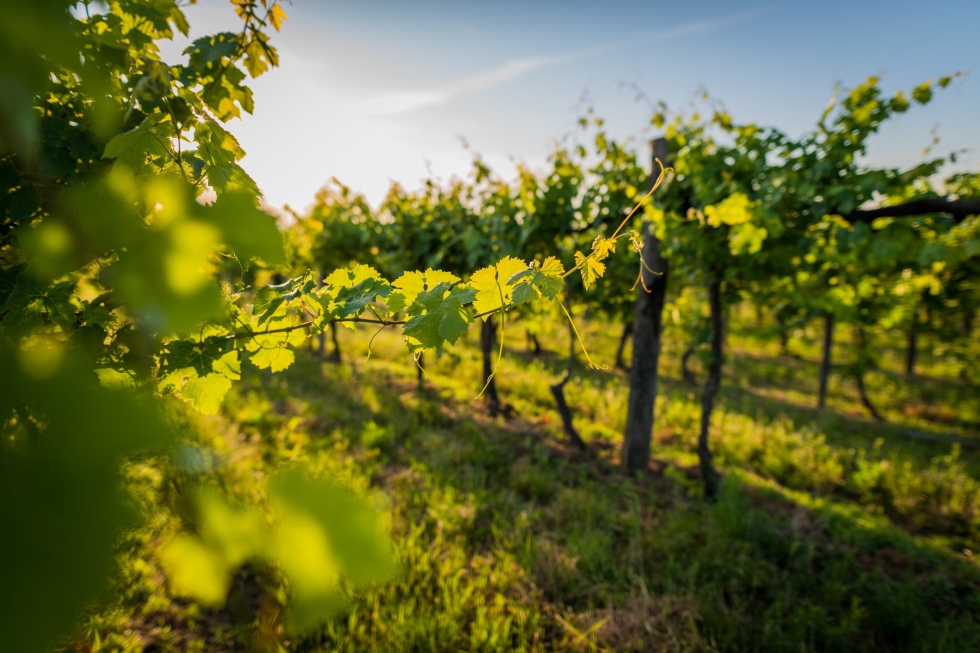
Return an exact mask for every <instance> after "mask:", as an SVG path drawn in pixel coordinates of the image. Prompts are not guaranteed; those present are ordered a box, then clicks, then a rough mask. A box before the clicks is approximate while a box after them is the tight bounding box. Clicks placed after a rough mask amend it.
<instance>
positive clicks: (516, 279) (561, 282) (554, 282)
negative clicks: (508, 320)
mask: <svg viewBox="0 0 980 653" xmlns="http://www.w3.org/2000/svg"><path fill="white" fill-rule="evenodd" d="M564 274H565V266H564V265H562V264H561V261H559V260H558V259H556V258H555V257H554V256H549V257H548V258H546V259H545V261H544V263H543V264H542V265H541V267H540V268H538V267H535V268H530V269H527V270H521V271H520V272H518V273H517V274H515V275H514V276H512V277H511V278H510V279H508V280H507V283H508V284H510V285H512V286H513V287H514V290H513V295H512V300H511V301H512V302H513V304H514V305H515V306H516V305H518V304H523V303H525V302H529V301H533V300H535V299H538V298H539V297H542V296H544V297H547V298H548V299H554V298H555V297H557V296H558V293H560V292H561V289H562V288H564V287H565V279H564Z"/></svg>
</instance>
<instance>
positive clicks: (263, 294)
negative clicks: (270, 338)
mask: <svg viewBox="0 0 980 653" xmlns="http://www.w3.org/2000/svg"><path fill="white" fill-rule="evenodd" d="M315 285H316V282H314V281H313V275H312V273H310V272H307V273H306V274H304V275H303V276H302V277H295V278H293V279H289V280H288V281H286V282H284V283H281V284H279V285H276V286H263V287H262V288H260V289H259V291H258V292H257V293H255V301H254V302H253V303H252V315H253V316H254V317H256V318H258V325H259V326H263V325H264V324H266V323H267V322H269V320H271V319H273V318H274V317H282V316H283V314H284V311H281V310H279V309H280V308H282V307H283V306H284V305H288V302H291V301H295V300H300V299H302V298H303V297H306V296H310V297H314V298H315V296H314V295H311V294H310V293H312V292H313V289H314V287H315ZM311 303H313V302H311Z"/></svg>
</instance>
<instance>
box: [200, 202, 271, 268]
mask: <svg viewBox="0 0 980 653" xmlns="http://www.w3.org/2000/svg"><path fill="white" fill-rule="evenodd" d="M205 216H206V217H207V219H208V220H210V221H211V222H213V223H214V224H216V225H218V226H219V227H220V228H221V231H222V234H223V236H224V238H223V240H224V242H226V243H228V244H229V245H230V246H231V248H232V249H233V250H234V252H235V256H236V257H237V258H238V260H239V261H240V262H241V264H242V276H243V277H244V275H245V271H246V270H247V269H248V266H249V262H250V261H252V260H253V259H256V258H258V259H261V260H262V261H264V262H265V263H266V264H268V265H279V264H281V263H284V262H285V261H286V253H285V251H284V250H283V247H282V234H280V233H279V228H278V227H277V226H276V219H275V218H274V217H273V216H271V215H270V214H268V213H266V212H265V211H263V210H262V209H260V208H259V207H258V204H257V202H256V200H255V197H254V196H253V195H250V194H249V193H246V192H243V191H233V192H229V193H225V194H223V195H222V196H221V197H219V198H218V200H217V201H216V202H215V203H214V204H212V205H211V206H210V207H208V208H207V209H206V210H205Z"/></svg>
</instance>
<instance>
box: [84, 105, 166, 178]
mask: <svg viewBox="0 0 980 653" xmlns="http://www.w3.org/2000/svg"><path fill="white" fill-rule="evenodd" d="M173 136H174V130H173V125H172V124H171V123H169V122H164V117H163V116H162V115H156V116H149V117H148V118H146V119H145V120H144V121H143V122H141V123H140V124H139V126H137V127H134V128H133V129H130V130H129V131H127V132H123V133H121V134H117V135H116V136H114V137H113V138H112V139H111V140H110V141H109V142H108V143H106V146H105V150H104V151H103V153H102V158H104V159H115V160H116V163H119V164H122V165H125V166H126V167H128V168H129V169H130V170H132V171H133V172H140V171H142V170H143V168H145V167H146V161H147V159H153V158H164V157H168V156H170V150H168V149H167V147H166V145H165V143H167V142H168V141H169V139H170V138H172V137H173Z"/></svg>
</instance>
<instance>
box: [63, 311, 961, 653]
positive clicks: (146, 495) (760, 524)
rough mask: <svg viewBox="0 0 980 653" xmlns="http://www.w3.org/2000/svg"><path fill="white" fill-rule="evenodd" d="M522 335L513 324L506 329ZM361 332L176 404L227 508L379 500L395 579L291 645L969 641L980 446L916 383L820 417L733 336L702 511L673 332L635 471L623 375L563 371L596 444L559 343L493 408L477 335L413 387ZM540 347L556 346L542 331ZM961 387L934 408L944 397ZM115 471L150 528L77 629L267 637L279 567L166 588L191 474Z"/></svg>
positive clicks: (513, 366)
mask: <svg viewBox="0 0 980 653" xmlns="http://www.w3.org/2000/svg"><path fill="white" fill-rule="evenodd" d="M559 330H560V329H559V328H556V332H558V331H559ZM585 331H586V332H587V334H586V341H587V342H588V343H589V345H590V348H592V349H594V350H595V351H594V356H595V358H596V360H597V362H611V357H612V352H614V349H615V344H616V338H617V336H618V332H616V330H611V329H608V328H601V325H599V324H589V325H588V326H587V328H586V329H585ZM749 331H751V330H749ZM518 332H519V331H518V330H517V329H512V331H511V332H510V334H509V338H510V340H509V342H510V343H511V344H514V345H515V346H517V347H520V344H521V343H520V338H518V337H515V335H516V334H517V333H518ZM474 335H475V334H473V335H471V339H472V338H473V336H474ZM368 337H369V334H368V333H365V332H357V333H354V332H349V331H346V330H344V331H342V332H341V340H342V343H343V346H344V349H345V352H344V353H345V362H344V363H342V364H339V365H335V364H328V363H323V362H320V361H317V360H315V358H314V357H312V356H307V355H301V356H300V357H299V360H298V362H297V363H296V364H295V365H294V366H293V367H292V368H291V369H289V370H288V371H286V372H285V373H281V374H279V375H274V376H273V375H269V374H263V373H258V372H254V373H251V374H247V375H246V377H245V379H244V380H243V381H242V383H241V384H240V385H239V386H237V387H236V389H235V390H234V391H233V395H232V396H231V397H230V398H229V400H228V403H227V405H226V407H225V410H224V415H223V416H219V417H215V418H202V417H200V416H194V415H188V414H187V413H186V412H185V411H183V410H179V409H176V408H175V413H176V414H178V415H180V416H183V417H182V418H181V419H182V422H181V428H183V429H184V430H185V432H186V433H187V434H188V437H189V438H191V439H192V440H193V441H196V442H197V443H198V444H200V445H202V446H204V447H207V448H209V449H212V450H214V451H215V452H216V453H217V457H216V460H217V461H218V465H217V466H216V468H215V469H214V470H213V471H212V477H213V478H215V479H216V480H215V481H214V482H217V483H219V484H221V485H223V486H224V487H226V488H227V489H228V490H229V492H231V493H232V494H233V495H235V496H238V497H239V498H241V499H242V500H246V501H252V500H256V499H258V498H259V497H260V496H261V492H262V490H261V488H262V483H261V479H262V478H263V477H264V476H266V475H267V474H269V473H270V472H271V471H273V470H275V469H277V468H278V467H280V466H282V465H284V464H289V463H299V464H303V465H305V466H307V467H309V468H310V469H312V470H314V471H315V472H316V473H319V474H322V475H327V476H329V477H331V478H334V479H335V480H338V481H340V482H342V483H344V484H345V485H347V486H349V487H350V488H351V489H352V490H353V491H355V492H358V493H362V494H366V495H371V496H373V497H375V501H376V504H377V505H378V507H379V509H380V510H382V511H383V512H384V513H385V514H387V515H389V516H390V529H391V533H392V544H393V547H394V549H395V552H396V556H397V558H398V560H399V562H400V572H399V574H398V575H397V576H396V577H394V578H393V579H391V580H390V581H389V582H388V583H386V584H384V585H382V586H379V587H376V588H371V589H369V590H366V591H363V592H359V593H357V594H356V595H352V597H351V603H350V606H349V608H348V610H346V611H345V612H344V613H343V614H340V615H337V616H335V618H333V619H332V620H330V621H329V622H327V624H326V625H325V626H324V627H323V628H322V629H320V630H319V631H318V632H316V633H314V634H312V635H310V636H308V637H307V638H305V639H303V640H300V641H288V642H286V643H285V644H284V647H285V648H286V650H296V651H333V650H339V651H373V650H382V651H411V650H415V651H429V650H435V651H456V650H485V651H499V650H529V651H530V650H542V651H543V650H643V651H650V650H652V651H656V650H679V651H688V650H690V651H710V650H729V651H742V650H755V651H815V650H832V651H851V650H854V651H866V650H880V651H893V650H914V651H975V650H980V568H978V566H977V564H976V563H975V561H974V554H973V551H975V550H977V548H978V547H980V525H978V518H977V516H976V514H975V513H976V506H977V504H978V501H980V489H978V487H977V482H976V480H975V479H976V470H977V463H978V461H977V458H976V455H975V453H974V452H973V450H972V449H970V448H964V449H962V451H960V450H959V448H958V447H956V448H954V447H952V446H951V445H950V444H948V443H943V442H932V441H922V440H915V439H909V438H908V437H905V436H904V435H903V430H905V429H907V428H909V427H912V426H914V427H916V428H929V429H931V430H934V431H935V432H936V433H942V432H943V430H944V428H946V426H944V425H943V424H941V423H934V422H931V421H929V420H927V419H926V418H924V417H922V415H921V414H916V415H914V416H911V417H910V416H909V415H908V414H907V413H906V412H902V411H901V410H895V407H894V404H895V403H896V402H897V403H901V402H913V401H915V402H921V401H923V399H922V398H921V396H919V395H916V389H917V388H916V385H915V384H914V383H911V382H908V383H906V382H905V381H904V380H902V379H897V380H896V381H895V383H896V384H902V383H905V385H900V386H896V388H897V389H891V388H887V389H884V390H883V389H882V388H881V387H877V386H876V387H877V391H876V393H875V394H876V398H879V399H880V400H882V401H883V402H884V404H885V408H886V409H887V410H888V411H889V412H888V415H889V417H890V418H893V419H894V420H902V421H901V422H900V423H898V424H889V425H876V424H873V423H871V422H868V421H866V420H865V419H863V418H862V417H860V413H859V409H858V404H856V402H855V399H854V397H853V396H850V395H849V394H848V393H847V391H846V388H841V387H838V388H836V389H835V393H834V395H833V396H832V404H831V405H832V408H833V410H831V411H828V412H825V413H822V414H816V413H815V412H814V411H812V409H810V408H809V406H810V405H812V387H811V386H810V385H808V384H809V383H810V381H809V380H808V378H809V377H808V375H809V372H810V371H811V370H813V371H814V372H815V364H813V363H812V362H811V363H805V362H803V363H801V362H797V363H796V364H790V362H789V361H780V360H779V359H778V358H777V357H775V356H773V355H772V352H767V351H765V349H764V348H762V347H760V346H758V345H757V344H756V343H753V342H752V341H751V338H749V337H743V336H742V335H741V334H740V333H739V332H738V331H737V330H734V329H733V333H732V335H731V337H730V341H731V344H732V347H733V349H734V350H735V351H736V355H734V356H732V358H731V360H730V363H731V364H730V365H729V366H728V368H726V374H727V375H728V376H727V378H726V383H728V387H727V388H726V390H725V391H724V392H723V395H722V398H721V402H720V406H719V408H718V412H717V415H716V417H715V420H714V424H713V430H712V441H713V443H714V449H715V451H716V453H717V462H718V464H719V466H720V468H721V470H722V472H723V474H724V482H723V487H722V493H721V497H720V499H719V501H718V502H717V503H716V504H714V505H708V504H706V503H704V502H703V501H702V500H701V499H700V498H699V486H698V482H697V473H696V457H695V455H694V442H695V435H696V425H697V420H698V419H699V412H698V410H699V409H698V402H697V392H698V389H697V388H695V387H689V386H686V385H684V384H683V383H681V382H679V381H678V380H676V379H677V377H679V373H678V361H677V356H676V354H677V353H679V351H677V350H679V349H681V347H674V348H670V349H668V352H667V356H666V358H665V360H664V365H663V369H664V375H665V379H664V382H663V384H662V392H661V398H660V401H659V403H658V411H657V423H656V428H655V440H656V441H655V444H654V456H655V461H654V464H653V471H652V473H651V474H650V475H648V476H647V477H638V478H629V477H626V476H624V475H623V473H622V472H621V470H620V468H619V465H618V444H619V438H620V435H619V434H620V433H621V431H622V427H623V422H624V418H625V402H626V390H627V389H626V383H625V378H624V375H623V374H622V373H621V372H617V371H608V372H599V371H585V370H579V371H578V373H577V376H576V378H575V380H573V381H572V382H571V383H570V384H569V385H568V387H567V395H568V400H569V403H570V404H571V405H572V406H573V408H574V410H575V411H576V424H577V426H578V427H579V429H580V431H581V433H582V435H583V437H584V438H585V439H586V440H587V441H588V442H589V443H590V449H589V453H588V454H587V455H582V454H579V453H577V452H576V451H574V450H573V449H572V448H571V447H570V446H569V445H568V443H567V441H566V440H565V439H564V438H563V436H562V434H561V428H560V421H559V419H558V416H557V413H556V412H555V411H554V408H553V400H552V398H551V395H550V392H549V390H548V387H547V385H548V382H549V381H550V380H552V379H557V378H558V377H559V376H560V374H561V372H562V371H563V366H564V361H563V360H562V359H561V358H560V357H558V356H557V355H545V356H543V357H541V358H535V357H532V356H529V355H527V354H526V353H523V352H521V351H511V350H508V352H507V355H506V358H505V360H504V362H503V364H502V367H501V371H500V372H499V375H498V380H499V385H500V392H501V396H502V398H503V400H504V401H505V402H506V403H508V404H510V405H511V406H512V408H513V410H514V411H515V413H516V414H515V415H514V416H513V417H511V418H509V419H506V420H505V419H502V418H501V419H496V420H494V419H491V418H490V417H489V416H488V415H487V414H486V411H485V410H484V408H483V406H482V403H481V401H479V400H477V399H475V396H476V394H477V393H478V392H479V387H480V384H479V380H478V377H479V369H480V368H479V360H478V357H477V351H476V349H475V347H474V345H475V342H472V341H471V342H470V343H468V344H464V345H463V346H461V347H459V348H456V349H454V350H452V351H447V352H445V353H444V354H442V355H441V356H432V355H427V356H426V361H425V362H426V369H427V373H426V379H425V385H424V387H423V388H422V389H420V388H418V387H417V385H416V381H415V377H416V368H415V367H414V364H413V363H412V361H411V359H410V357H409V356H408V355H407V354H406V353H405V350H404V346H403V344H402V343H401V341H400V339H399V338H398V337H397V335H396V334H382V335H381V336H379V337H378V339H377V340H376V341H375V353H374V356H373V357H372V359H371V360H370V361H365V360H364V359H363V354H364V352H365V351H366V344H367V339H368ZM544 342H545V344H546V346H548V347H549V348H550V349H552V350H561V351H564V350H565V347H564V344H563V343H562V341H561V340H560V339H558V338H557V337H556V334H545V335H544ZM676 342H679V341H676ZM731 381H735V382H737V384H738V387H735V384H734V383H732V382H731ZM939 387H942V386H941V385H940V386H939ZM962 390H963V393H964V394H963V395H962V396H968V395H969V393H970V392H973V390H974V389H973V388H972V387H964V388H963V389H962ZM779 392H782V393H783V394H782V395H780V394H779ZM892 393H898V396H897V397H894V398H893V397H892ZM962 396H961V395H945V397H946V398H948V399H949V403H947V404H944V405H945V406H949V407H951V409H952V410H953V411H954V412H956V411H959V409H960V406H959V405H958V404H957V403H956V402H958V401H961V400H962ZM971 396H975V395H971ZM885 400H887V401H885ZM928 401H932V399H928ZM129 475H130V478H131V483H130V485H131V487H132V488H133V491H134V493H135V496H136V497H137V499H138V500H139V502H140V504H141V505H142V507H143V509H144V512H145V514H146V525H145V527H144V528H142V529H140V530H139V531H138V532H135V533H132V534H130V536H129V537H128V538H127V539H126V541H125V542H124V546H123V547H122V552H121V554H120V565H119V573H118V578H119V583H118V586H119V590H118V592H117V596H116V598H115V599H114V600H113V601H112V602H110V603H109V604H106V605H103V606H101V607H99V608H97V609H94V610H93V612H92V614H90V615H89V616H88V617H87V619H86V623H85V626H84V628H83V632H82V634H81V635H80V637H79V638H78V639H77V640H76V641H75V643H74V644H75V645H76V646H79V647H80V648H81V650H100V651H139V650H160V651H169V650H173V651H178V650H179V651H183V650H199V651H204V650H207V651H223V650H229V649H245V650H247V649H249V648H253V649H259V650H260V649H262V648H263V647H265V646H266V644H267V643H268V642H269V641H271V640H270V633H269V631H270V630H272V629H274V628H275V625H276V624H277V623H278V614H279V611H280V609H281V607H280V606H281V601H282V600H283V595H282V589H281V586H280V585H279V583H278V582H277V580H276V576H275V572H274V570H269V569H261V568H253V567H248V568H246V569H243V570H242V572H241V573H240V574H239V577H238V579H237V582H236V585H235V586H236V589H235V590H233V593H232V596H231V598H230V599H229V604H228V606H227V607H226V608H224V609H221V610H205V609H202V608H200V607H199V606H195V605H192V604H188V603H187V602H186V601H183V600H181V599H178V598H174V597H172V596H170V595H169V594H168V592H167V589H166V584H165V580H164V578H163V577H162V575H161V574H160V572H159V569H158V567H157V564H156V562H155V560H154V557H153V547H154V544H155V543H156V542H158V541H159V540H160V538H161V537H163V536H164V535H165V534H166V533H168V532H171V531H172V530H173V529H175V528H177V527H179V525H180V523H181V517H180V515H181V496H182V495H181V492H180V489H181V487H182V484H183V483H186V482H187V480H188V479H187V477H188V472H186V471H184V472H179V471H177V469H176V468H175V467H174V466H173V465H170V464H163V463H161V462H159V461H143V462H139V463H133V464H132V465H130V467H129Z"/></svg>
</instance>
